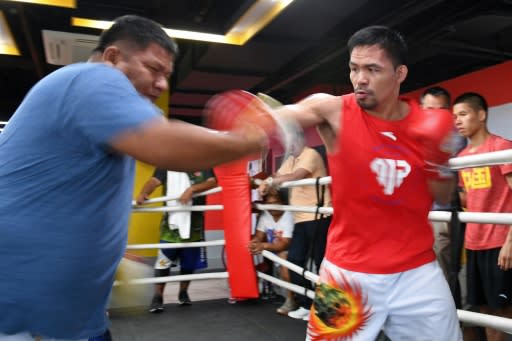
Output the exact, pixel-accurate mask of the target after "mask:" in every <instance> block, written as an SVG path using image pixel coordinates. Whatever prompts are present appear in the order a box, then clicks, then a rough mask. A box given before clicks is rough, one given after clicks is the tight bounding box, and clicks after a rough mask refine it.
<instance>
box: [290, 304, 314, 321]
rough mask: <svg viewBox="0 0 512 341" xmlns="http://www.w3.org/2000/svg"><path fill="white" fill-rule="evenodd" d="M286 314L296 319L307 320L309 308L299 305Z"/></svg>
mask: <svg viewBox="0 0 512 341" xmlns="http://www.w3.org/2000/svg"><path fill="white" fill-rule="evenodd" d="M288 316H289V317H291V318H293V319H297V320H304V321H309V310H308V309H306V308H303V307H300V308H299V309H297V310H294V311H290V312H289V313H288Z"/></svg>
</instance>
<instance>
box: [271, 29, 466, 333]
mask: <svg viewBox="0 0 512 341" xmlns="http://www.w3.org/2000/svg"><path fill="white" fill-rule="evenodd" d="M348 51H349V53H350V61H349V68H350V80H351V82H352V85H353V87H354V93H351V94H349V95H345V96H332V95H327V94H315V95H312V96H310V97H308V98H306V99H304V100H302V101H300V102H298V103H296V104H294V105H288V106H284V107H282V108H280V109H277V110H276V114H278V115H283V116H286V117H293V118H294V119H295V120H297V121H298V122H299V123H300V124H301V125H302V126H303V127H311V126H316V127H317V129H318V131H319V133H320V135H321V137H322V139H323V141H324V143H325V146H326V149H327V153H328V158H329V171H330V175H331V176H332V185H331V186H332V192H331V193H332V200H333V208H334V215H333V219H332V224H331V226H330V228H329V235H328V241H327V249H326V254H325V259H324V261H323V263H322V267H321V269H320V283H318V285H317V290H316V297H315V301H314V304H313V307H312V310H311V316H310V320H309V325H308V331H307V338H308V339H310V340H348V339H350V340H374V339H375V338H376V336H377V335H378V333H379V331H380V330H384V332H385V333H386V334H387V335H388V336H389V337H390V338H391V339H393V340H417V339H418V337H420V338H421V339H425V340H461V339H462V337H461V332H460V328H459V323H458V319H457V315H456V309H455V305H454V302H453V299H452V297H451V294H450V290H449V288H448V284H447V283H446V280H445V279H444V277H443V273H442V271H441V269H440V267H439V265H438V263H437V262H436V260H435V255H434V252H433V250H432V245H433V235H432V230H431V228H430V225H429V222H428V212H429V210H430V208H431V207H432V202H433V199H435V200H436V201H437V202H448V201H449V200H450V198H451V194H452V193H451V192H452V189H453V188H454V179H453V175H452V173H451V172H449V171H448V168H447V167H446V166H444V165H445V164H446V162H447V160H448V158H449V157H450V154H451V148H450V146H451V144H450V142H451V138H452V134H453V118H452V114H451V112H449V111H447V110H443V109H439V110H427V109H421V108H420V106H419V105H418V103H417V102H416V101H414V100H412V99H407V98H402V97H400V96H399V93H400V85H401V83H402V82H403V81H404V80H405V78H406V76H407V72H408V69H407V66H406V57H405V56H406V52H407V46H406V44H405V42H404V40H403V38H402V36H401V35H400V33H398V32H396V31H394V30H391V29H389V28H387V27H384V26H371V27H367V28H363V29H361V30H360V31H358V32H356V33H355V34H354V35H353V36H352V37H351V38H350V40H349V42H348Z"/></svg>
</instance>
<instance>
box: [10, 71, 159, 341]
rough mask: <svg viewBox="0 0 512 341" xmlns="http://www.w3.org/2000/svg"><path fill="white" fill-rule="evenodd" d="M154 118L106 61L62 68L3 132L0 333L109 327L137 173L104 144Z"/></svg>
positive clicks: (68, 333)
mask: <svg viewBox="0 0 512 341" xmlns="http://www.w3.org/2000/svg"><path fill="white" fill-rule="evenodd" d="M158 116H159V109H158V108H157V107H156V106H154V105H153V104H152V103H151V102H150V101H149V100H147V99H146V98H144V97H142V96H141V95H140V94H139V93H138V92H137V91H136V90H135V88H134V87H133V85H132V84H131V82H130V81H129V80H128V78H127V77H126V76H125V75H124V74H123V73H122V72H120V71H119V70H117V69H115V68H113V67H110V66H107V65H104V64H92V63H90V64H75V65H70V66H67V67H64V68H61V69H59V70H58V71H56V72H53V73H52V74H50V75H48V76H47V77H45V78H44V79H42V80H41V81H40V82H39V83H38V84H36V85H35V86H34V87H33V88H32V89H31V90H30V92H29V93H28V95H27V96H26V97H25V99H24V100H23V102H22V104H21V105H20V107H19V108H18V110H17V111H16V112H15V114H14V115H13V117H12V118H11V120H10V121H9V123H8V125H7V127H6V128H5V130H4V131H3V133H2V134H0V217H2V222H1V224H0V312H1V317H0V332H2V333H8V334H10V333H15V332H20V331H29V332H31V333H34V334H36V335H42V336H51V337H56V338H69V339H74V338H87V337H91V336H96V335H99V334H101V333H103V332H104V331H105V329H106V327H107V321H106V317H105V310H106V306H107V298H108V296H109V292H110V290H111V286H112V282H113V279H114V274H115V271H116V267H117V265H118V263H119V261H120V259H121V258H122V256H123V253H124V249H125V245H126V239H127V226H128V218H129V214H130V209H131V198H132V191H133V176H134V160H133V159H132V158H131V157H129V156H126V155H122V154H119V153H116V152H115V151H114V150H113V149H112V148H110V147H109V141H111V140H112V138H114V137H115V136H117V135H118V134H120V133H122V132H126V131H128V130H130V129H136V128H137V127H140V126H141V125H142V124H144V123H145V122H148V121H149V120H152V119H156V117H158Z"/></svg>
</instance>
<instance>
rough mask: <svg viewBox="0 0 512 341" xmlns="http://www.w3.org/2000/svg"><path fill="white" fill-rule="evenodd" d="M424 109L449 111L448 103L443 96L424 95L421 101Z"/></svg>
mask: <svg viewBox="0 0 512 341" xmlns="http://www.w3.org/2000/svg"><path fill="white" fill-rule="evenodd" d="M421 106H422V107H423V108H424V109H449V108H450V103H449V102H448V99H447V98H446V97H445V96H433V95H431V94H427V95H425V96H424V97H423V98H422V100H421Z"/></svg>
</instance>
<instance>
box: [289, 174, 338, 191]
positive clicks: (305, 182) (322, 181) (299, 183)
mask: <svg viewBox="0 0 512 341" xmlns="http://www.w3.org/2000/svg"><path fill="white" fill-rule="evenodd" d="M331 181H332V179H331V177H330V176H324V177H323V178H320V179H318V184H319V185H330V184H331ZM304 185H316V178H308V179H300V180H295V181H285V182H283V183H282V184H280V185H279V187H281V188H290V187H297V186H304Z"/></svg>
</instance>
